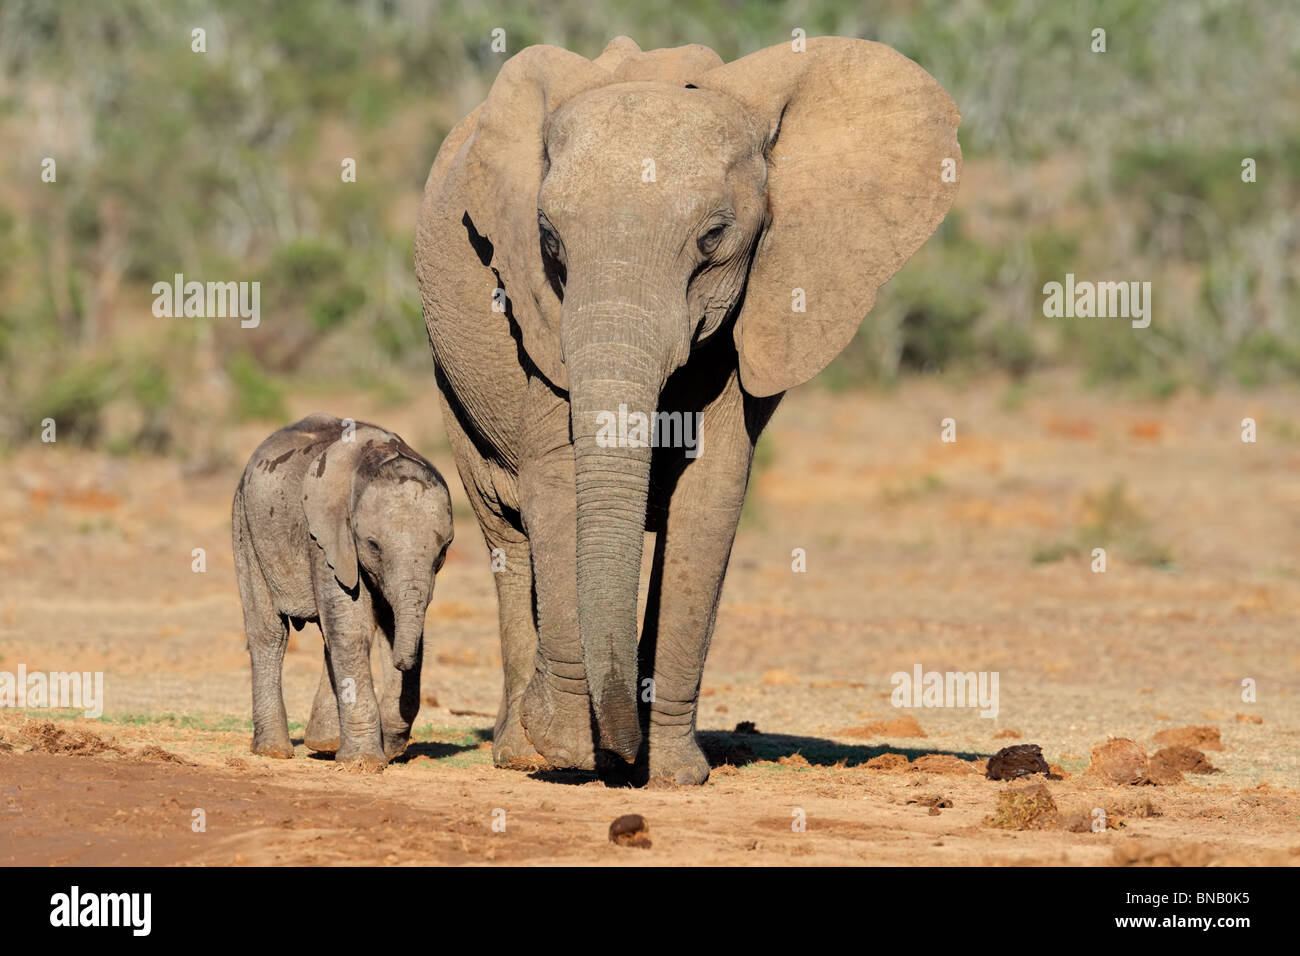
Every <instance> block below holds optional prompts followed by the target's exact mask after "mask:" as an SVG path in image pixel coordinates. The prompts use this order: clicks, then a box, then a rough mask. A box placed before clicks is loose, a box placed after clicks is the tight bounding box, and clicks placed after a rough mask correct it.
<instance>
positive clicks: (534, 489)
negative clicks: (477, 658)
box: [415, 37, 961, 783]
mask: <svg viewBox="0 0 1300 956" xmlns="http://www.w3.org/2000/svg"><path fill="white" fill-rule="evenodd" d="M959 119H960V116H959V114H958V111H957V109H956V107H955V106H954V105H953V103H952V101H951V100H950V99H949V97H948V96H947V94H946V93H945V92H944V91H943V89H942V88H941V87H940V86H939V85H938V83H936V82H935V81H934V79H933V78H932V77H930V75H929V74H927V73H926V72H925V71H924V70H922V69H921V68H920V67H919V66H917V65H916V64H915V63H913V62H912V61H911V60H908V59H907V58H905V57H903V56H901V55H900V54H898V53H896V52H895V51H893V50H891V49H890V48H888V47H886V46H882V45H880V44H877V43H870V42H866V41H863V40H854V39H843V38H839V37H826V38H818V39H810V40H808V41H806V48H805V49H796V44H782V45H780V46H774V47H770V48H768V49H766V50H762V51H760V52H758V53H755V54H753V55H751V56H747V57H745V58H743V59H740V60H737V61H735V62H733V63H730V64H726V65H724V64H723V63H722V61H721V60H720V59H719V58H718V56H717V54H715V53H714V52H713V51H712V50H709V49H707V48H705V47H701V46H685V47H679V48H676V49H671V50H655V51H651V52H642V51H641V50H640V49H639V48H638V47H637V45H636V44H635V43H633V42H632V41H631V40H629V39H627V38H626V37H620V38H618V39H616V40H614V41H612V42H611V43H610V44H609V46H608V47H606V49H605V51H604V52H603V53H602V54H601V55H600V56H599V57H598V58H597V59H596V60H594V61H592V60H587V59H584V58H583V57H581V56H578V55H576V54H574V53H570V52H568V51H565V50H563V49H559V48H557V47H551V46H535V47H529V48H527V49H525V50H523V51H522V52H520V53H519V54H518V55H516V56H514V57H513V58H511V59H510V60H509V61H507V62H506V63H505V65H504V66H503V67H502V68H501V72H500V74H499V75H498V77H497V80H496V82H495V83H494V84H493V86H492V90H491V92H490V93H489V95H488V97H487V100H486V101H485V102H484V103H483V104H482V105H481V106H479V107H478V109H476V110H475V111H474V112H473V113H471V114H470V115H469V116H468V117H467V118H466V119H465V120H464V121H462V122H461V123H460V124H459V125H458V126H456V128H455V129H453V130H452V132H451V133H450V134H449V135H448V137H447V139H446V141H445V142H444V143H443V145H442V148H441V149H440V150H439V152H438V156H437V159H436V160H435V161H434V164H433V170H432V172H431V173H430V175H429V180H428V183H427V185H426V187H425V195H424V201H423V205H422V207H421V210H420V217H419V224H418V229H417V233H416V243H415V262H416V271H417V273H418V276H419V281H420V291H421V296H422V299H423V305H424V317H425V321H426V323H427V326H428V331H429V340H430V343H431V344H432V347H433V355H434V361H435V364H436V366H437V374H438V384H439V387H440V390H441V395H442V400H443V404H444V408H443V411H444V417H445V419H446V422H447V427H448V429H449V432H450V438H451V443H452V448H453V451H454V454H455V456H456V461H457V464H458V467H459V470H460V474H461V478H462V480H463V481H464V483H465V487H466V489H467V491H468V493H469V499H470V502H471V504H472V505H473V507H474V510H475V512H476V515H477V517H478V520H479V522H480V524H481V526H482V528H483V533H484V536H485V538H486V540H487V543H488V546H489V548H490V549H491V550H492V553H493V555H494V556H495V561H494V570H496V571H497V595H498V600H499V608H500V625H501V650H502V659H503V662H504V666H505V689H504V696H503V699H502V703H501V710H500V713H499V715H498V719H497V726H496V736H495V739H494V743H493V753H494V759H495V761H496V763H497V764H498V765H510V764H514V763H525V764H526V763H528V762H530V761H533V762H535V761H536V754H537V753H540V754H541V755H542V757H544V758H545V759H546V761H547V762H549V763H550V764H551V765H554V766H569V767H587V768H589V767H592V766H594V764H595V759H596V756H597V752H598V751H608V752H610V753H612V754H614V755H617V757H620V758H622V759H623V760H625V761H628V762H629V763H634V764H635V767H636V768H637V774H636V775H640V776H644V775H645V774H664V775H667V776H668V777H670V778H672V779H674V780H676V781H677V782H679V783H702V782H703V781H704V780H705V779H706V778H707V777H708V773H709V764H708V761H707V760H706V759H705V757H704V754H703V753H702V752H701V750H700V749H699V747H698V745H697V744H696V741H695V734H694V731H695V717H696V703H697V699H698V697H699V690H700V677H701V673H702V671H703V668H704V659H705V655H706V653H707V650H708V646H709V640H710V637H711V634H712V630H713V624H714V617H715V615H716V612H717V607H718V600H719V596H720V593H721V588H722V580H723V576H724V574H725V572H726V567H727V560H728V557H729V555H730V552H731V544H732V540H733V538H734V537H735V533H736V523H737V520H738V519H739V516H740V509H741V504H742V501H743V499H744V495H745V487H746V484H747V481H748V477H749V467H750V461H751V459H752V457H753V450H754V444H755V442H756V441H757V440H758V436H759V433H760V431H761V430H762V429H763V427H764V425H765V424H766V423H767V421H768V419H769V418H770V416H771V414H772V412H773V410H774V409H775V408H776V405H777V403H778V402H779V401H780V398H781V395H782V393H784V392H785V391H786V389H789V388H791V387H793V386H795V385H798V384H800V383H801V382H804V381H806V380H808V379H809V378H811V377H812V376H813V375H815V374H816V373H817V372H818V371H820V370H821V369H822V368H823V367H825V365H826V364H827V363H828V362H829V361H830V360H831V359H832V358H834V357H835V355H836V354H837V353H838V352H839V351H840V350H841V349H842V348H843V347H844V346H845V344H847V343H848V341H849V339H850V338H852V336H853V334H854V331H855V330H856V329H857V327H858V325H859V323H860V322H861V320H862V318H863V316H864V315H865V314H866V312H867V311H868V310H869V309H870V308H871V306H872V304H873V302H874V300H875V295H876V289H877V288H878V287H879V286H880V285H881V284H882V283H884V282H885V281H886V280H887V279H888V278H889V277H890V276H891V275H892V274H893V273H894V272H895V271H896V270H897V269H898V268H899V267H900V266H901V265H902V264H903V262H904V261H905V260H906V259H907V258H908V257H909V256H910V255H911V254H912V253H913V252H914V251H915V250H916V249H917V248H918V247H919V246H920V245H921V243H922V242H924V241H925V239H926V238H927V237H928V236H929V235H930V234H931V233H932V232H933V231H934V229H935V228H936V227H937V225H938V224H939V222H940V221H941V220H942V219H943V217H944V215H945V213H946V212H947V210H948V207H949V205H950V204H951V202H952V199H953V195H954V193H955V190H956V186H955V184H954V183H955V180H956V178H957V177H956V175H954V174H955V173H956V172H958V171H959V169H960V163H961V152H960V147H959V146H958V144H957V136H956V129H957V124H958V122H959ZM945 172H947V173H948V175H945ZM620 409H622V410H623V411H624V413H626V414H627V415H628V417H629V418H631V416H633V415H635V413H637V412H640V413H642V414H645V415H651V416H652V415H655V414H656V413H664V412H672V413H683V414H686V415H690V414H693V413H698V414H699V415H700V416H701V417H700V418H699V419H698V421H699V423H700V432H701V437H702V442H701V446H700V448H698V449H695V450H691V449H686V448H682V447H657V448H654V447H646V444H647V443H645V442H642V441H637V440H635V439H636V437H637V436H635V435H632V436H627V437H629V440H621V439H620V440H616V441H609V440H605V439H606V438H607V437H608V436H607V435H602V428H603V427H604V426H605V425H606V424H607V422H608V420H609V416H610V415H615V414H618V412H619V410H620ZM602 413H607V414H602ZM692 456H693V457H692ZM647 530H649V531H653V532H655V533H656V537H655V551H654V562H653V568H652V571H651V579H650V585H649V591H648V598H647V606H646V610H645V621H644V629H643V634H642V638H641V641H640V643H639V645H638V641H637V595H638V585H639V582H640V571H641V558H642V543H643V537H644V535H643V533H644V532H645V531H647ZM651 679H652V682H651ZM534 748H535V749H534ZM615 765H617V764H615Z"/></svg>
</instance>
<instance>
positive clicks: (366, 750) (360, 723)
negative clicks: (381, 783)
mask: <svg viewBox="0 0 1300 956" xmlns="http://www.w3.org/2000/svg"><path fill="white" fill-rule="evenodd" d="M321 563H322V564H323V563H324V562H323V561H322V562H321ZM329 585H331V586H332V585H333V579H332V576H331V579H330V582H329ZM318 606H320V607H321V608H322V610H321V616H320V620H321V630H322V631H323V632H324V634H325V643H326V644H327V645H328V646H329V654H330V664H331V666H332V667H333V670H334V689H335V692H336V695H337V697H338V706H339V749H338V751H337V752H336V753H335V754H334V760H335V761H336V762H338V763H341V764H347V765H350V766H355V767H357V768H359V769H362V770H382V769H383V768H384V766H385V765H386V764H387V763H388V758H387V757H386V756H385V755H384V748H383V740H382V736H381V732H380V720H379V702H378V700H377V699H376V698H375V687H374V683H373V681H372V680H371V677H370V643H371V634H372V632H373V630H374V628H375V621H374V615H373V612H372V611H371V607H370V601H369V599H368V596H367V594H366V589H365V585H364V584H363V585H361V593H360V595H359V597H358V599H357V600H355V601H354V600H351V599H350V598H349V597H348V595H346V594H344V593H342V592H341V591H340V592H339V594H338V595H333V594H331V595H330V597H329V600H328V603H327V602H325V601H321V600H320V599H319V598H318Z"/></svg>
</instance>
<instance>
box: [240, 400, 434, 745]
mask: <svg viewBox="0 0 1300 956" xmlns="http://www.w3.org/2000/svg"><path fill="white" fill-rule="evenodd" d="M231 519H232V526H233V537H234V549H235V574H236V577H237V578H238V579H239V598H240V601H241V602H242V603H243V606H244V629H245V631H246V632H247V634H248V653H249V657H250V658H251V659H252V669H253V744H252V751H253V753H255V754H261V755H263V756H268V757H292V756H293V744H292V743H291V742H290V740H289V724H288V719H287V717H286V715H285V710H284V696H283V693H282V691H281V687H280V671H281V666H282V664H283V662H284V652H285V648H286V647H287V646H288V643H289V624H290V623H292V624H293V626H294V627H295V628H296V629H301V628H302V627H303V625H304V624H305V623H306V622H307V621H314V622H316V623H317V624H318V625H319V626H320V629H321V634H322V635H323V636H324V638H325V667H324V670H323V672H322V673H321V680H320V686H319V688H318V689H317V691H316V700H315V702H314V703H313V704H312V713H311V720H310V722H309V724H308V727H307V734H306V743H307V746H308V747H310V748H311V749H313V750H318V751H334V752H335V759H336V760H338V761H340V762H343V763H346V764H352V765H357V766H359V767H361V768H363V769H372V770H377V769H380V768H382V767H383V766H384V765H385V764H386V763H387V762H388V761H389V760H390V759H392V758H393V757H395V756H397V755H398V754H399V753H401V752H402V750H404V749H405V747H406V744H407V741H408V740H409V739H410V735H411V724H412V723H413V722H414V720H415V715H416V712H417V711H418V710H419V706H420V662H421V657H422V650H423V649H422V644H423V638H424V633H423V632H424V615H425V611H426V610H427V609H428V606H429V599H430V597H431V596H432V594H433V578H434V575H435V574H437V572H438V570H439V569H440V568H441V567H442V562H443V560H444V558H445V557H446V555H447V547H448V546H449V545H450V544H451V539H452V518H451V500H450V498H449V497H448V494H447V486H446V484H445V483H444V482H443V480H442V476H441V475H440V474H438V471H437V469H435V468H434V467H433V466H432V465H431V464H429V463H428V462H427V461H425V460H424V458H422V457H421V456H420V455H419V454H417V453H416V452H415V451H413V450H412V449H411V447H410V446H409V445H407V444H406V442H404V441H402V439H401V438H400V437H398V436H397V435H394V434H393V433H391V432H387V431H384V430H383V429H381V428H378V427H376V426H374V425H367V424H364V423H361V422H353V421H351V420H341V419H338V418H333V417H331V416H328V415H312V416H310V417H308V418H304V419H303V420H302V421H300V422H297V423H296V424H293V425H289V426H288V427H286V428H282V429H280V430H279V431H277V432H276V433H275V434H273V435H271V437H269V438H267V439H266V441H264V442H262V444H261V445H259V446H258V448H257V450H256V451H255V452H253V457H252V458H250V459H249V461H248V465H247V467H245V469H244V475H243V477H242V478H241V479H240V482H239V487H238V489H236V491H235V500H234V506H233V509H232V516H231ZM372 643H373V646H374V647H375V648H377V649H378V652H379V665H380V666H379V671H380V673H381V675H382V685H383V686H382V694H381V696H380V698H379V699H376V695H375V689H374V686H373V684H372V681H371V667H370V648H371V646H372Z"/></svg>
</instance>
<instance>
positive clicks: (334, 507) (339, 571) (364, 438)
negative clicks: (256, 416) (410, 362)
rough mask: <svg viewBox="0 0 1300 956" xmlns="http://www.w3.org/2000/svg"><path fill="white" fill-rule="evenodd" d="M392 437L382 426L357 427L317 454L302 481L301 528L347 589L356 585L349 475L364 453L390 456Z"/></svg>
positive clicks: (355, 550) (355, 557)
mask: <svg viewBox="0 0 1300 956" xmlns="http://www.w3.org/2000/svg"><path fill="white" fill-rule="evenodd" d="M394 438H396V436H395V435H392V434H390V433H388V432H385V431H383V430H382V429H379V428H375V427H373V426H361V425H359V426H357V427H356V430H355V431H354V432H351V433H349V435H347V436H341V437H340V439H339V440H338V441H336V442H334V443H333V444H331V445H329V446H327V447H326V449H325V450H324V451H323V452H321V453H320V454H319V455H317V456H316V458H315V459H314V460H313V461H312V462H311V464H309V465H308V466H307V473H306V474H305V475H304V476H303V479H302V510H303V513H304V514H306V516H307V531H308V533H309V534H310V535H311V536H312V539H313V540H315V542H316V544H317V545H319V546H320V549H321V550H322V551H324V552H325V563H326V564H328V565H329V566H330V570H331V571H333V572H334V576H335V577H336V578H338V581H339V584H341V585H343V587H344V589H345V590H348V591H351V590H352V589H353V588H355V587H356V586H357V574H358V572H357V546H356V542H355V540H353V537H352V497H353V496H352V492H353V477H354V476H355V475H356V473H357V467H358V465H360V464H361V462H362V460H363V459H364V458H365V457H366V456H372V457H373V456H375V455H376V454H379V455H391V454H392V451H391V450H390V442H391V441H392V440H393V439H394ZM399 440H400V439H399Z"/></svg>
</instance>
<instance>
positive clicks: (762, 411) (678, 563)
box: [639, 375, 779, 784]
mask: <svg viewBox="0 0 1300 956" xmlns="http://www.w3.org/2000/svg"><path fill="white" fill-rule="evenodd" d="M778 400H779V399H767V400H765V401H764V402H762V403H756V402H755V401H754V400H752V399H747V398H746V397H745V396H744V395H743V394H742V393H741V391H740V388H739V385H738V383H737V380H736V378H735V376H734V375H733V376H732V378H731V379H730V380H729V381H728V383H727V385H726V386H725V387H724V388H723V391H722V393H721V394H720V395H718V397H717V398H715V399H714V400H713V402H711V403H710V404H709V405H708V406H707V407H706V408H705V410H704V412H703V417H702V422H701V428H700V437H701V443H700V453H699V456H698V457H697V458H695V459H694V460H690V461H689V462H688V463H687V464H686V466H685V469H684V470H683V471H682V472H681V473H680V475H679V476H678V477H677V480H676V484H675V486H673V487H672V488H671V498H670V500H669V503H668V513H667V516H666V520H665V522H664V523H663V524H661V526H660V529H659V533H658V535H657V538H656V541H655V561H654V568H653V571H652V576H651V580H650V591H649V593H648V595H647V599H646V616H645V625H644V634H643V636H642V639H641V643H640V645H639V657H640V661H639V670H640V676H641V684H640V686H641V695H640V696H641V708H642V715H643V716H642V723H643V730H646V731H648V741H649V773H650V775H651V776H666V777H668V778H670V779H672V780H674V781H676V782H677V783H681V784H699V783H703V782H704V781H705V780H707V779H708V776H709V762H708V760H707V759H706V758H705V756H704V753H703V751H701V750H700V747H699V745H698V744H697V743H696V741H695V719H696V710H697V707H698V703H699V694H700V679H701V677H702V675H703V673H704V660H705V657H706V656H707V654H708V652H709V642H710V640H711V639H712V636H713V624H714V620H715V618H716V616H717V609H718V601H719V599H720V597H721V595H722V580H723V577H724V576H725V575H726V572H727V561H728V558H729V557H730V555H731V544H732V541H733V539H734V538H735V536H736V526H737V523H738V522H739V520H740V510H741V506H742V504H743V503H744V500H745V486H746V484H747V482H748V480H749V465H750V460H751V458H752V454H753V444H754V440H755V438H756V437H757V434H758V432H759V431H760V430H761V428H762V426H763V424H765V423H766V421H767V418H768V417H769V416H770V415H771V413H772V411H773V410H774V409H775V407H776V402H777V401H778ZM747 402H748V403H749V404H750V405H751V406H752V407H751V408H750V409H749V416H748V422H747V420H746V403H747ZM751 436H752V437H751ZM672 454H679V452H677V451H676V450H674V451H673V452H672ZM650 674H653V676H654V683H653V685H649V686H647V685H646V682H645V678H646V677H647V676H649V675H650ZM647 697H648V698H649V701H648V706H647V700H646V698H647ZM646 724H648V726H645V725H646Z"/></svg>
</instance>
